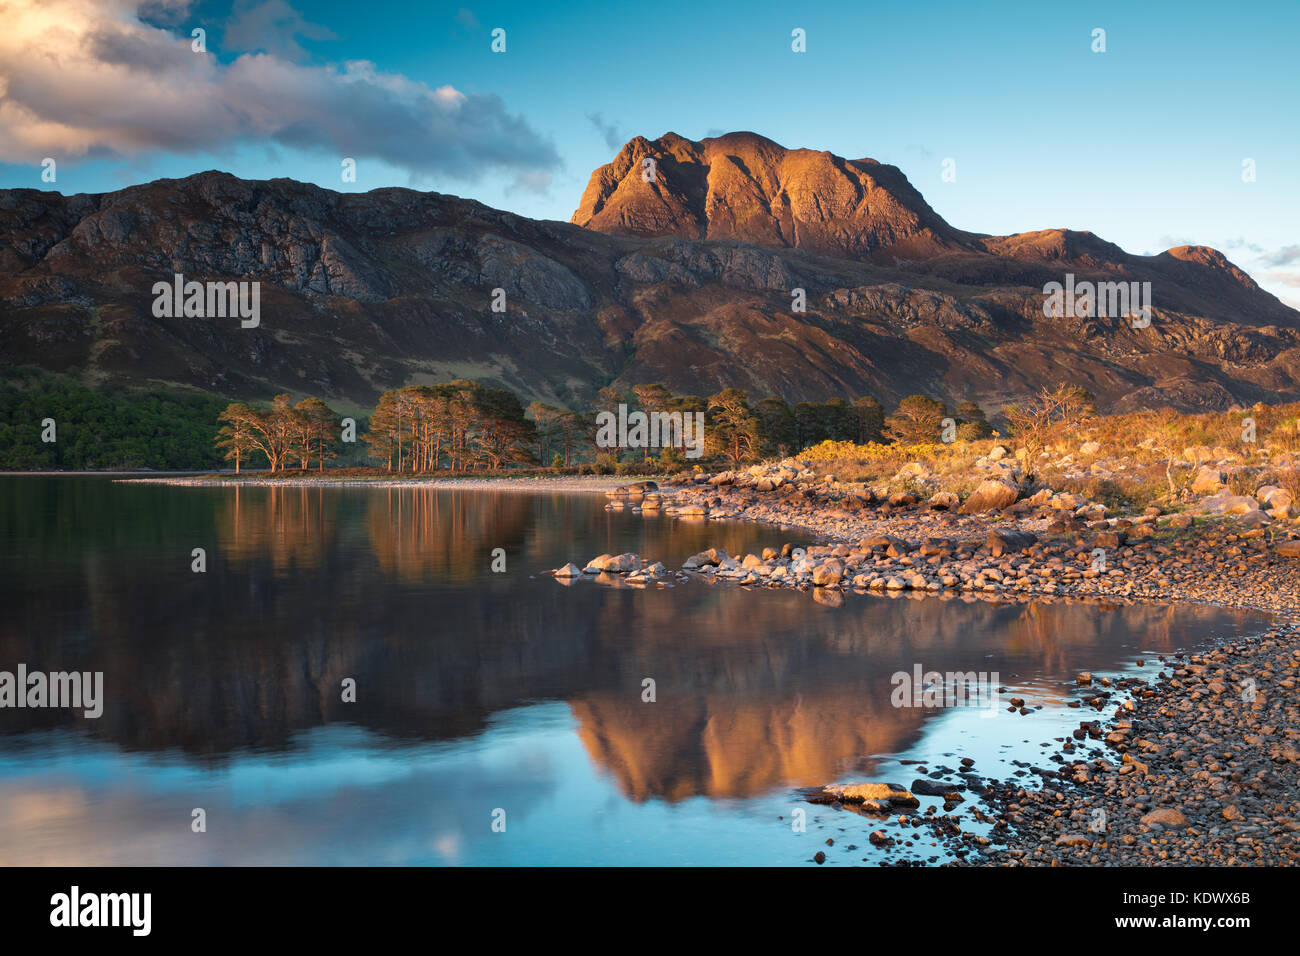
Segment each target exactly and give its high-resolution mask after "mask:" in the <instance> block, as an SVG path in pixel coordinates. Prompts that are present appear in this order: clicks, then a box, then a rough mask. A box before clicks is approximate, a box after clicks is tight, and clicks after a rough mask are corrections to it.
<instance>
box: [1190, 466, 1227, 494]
mask: <svg viewBox="0 0 1300 956" xmlns="http://www.w3.org/2000/svg"><path fill="white" fill-rule="evenodd" d="M1222 484H1223V472H1221V471H1219V469H1218V468H1215V467H1214V466H1213V465H1202V466H1201V467H1200V468H1199V469H1197V471H1196V477H1195V478H1193V479H1192V492H1193V493H1194V494H1198V495H1212V494H1214V493H1215V492H1216V491H1218V490H1219V487H1220V486H1221V485H1222Z"/></svg>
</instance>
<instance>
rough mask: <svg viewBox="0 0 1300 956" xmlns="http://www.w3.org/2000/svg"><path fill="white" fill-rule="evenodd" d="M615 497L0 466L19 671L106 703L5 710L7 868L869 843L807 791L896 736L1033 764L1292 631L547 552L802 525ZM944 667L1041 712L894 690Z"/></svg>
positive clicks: (1243, 622) (1172, 614)
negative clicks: (591, 570) (1173, 668)
mask: <svg viewBox="0 0 1300 956" xmlns="http://www.w3.org/2000/svg"><path fill="white" fill-rule="evenodd" d="M604 504H605V499H604V498H602V497H600V496H590V495H574V494H531V493H520V492H484V491H434V490H431V489H412V488H407V489H385V488H335V489H330V488H308V489H303V488H276V489H269V488H239V489H234V488H194V487H171V486H165V485H152V484H125V483H120V482H113V481H111V480H109V479H107V478H99V477H68V478H62V477H60V478H46V477H10V478H0V597H2V599H3V603H2V604H0V607H3V614H2V615H0V671H10V672H14V671H16V668H17V665H18V664H19V663H23V664H25V665H26V667H27V669H28V671H36V670H41V671H47V672H49V671H70V670H78V671H102V672H103V674H104V695H103V696H104V702H103V714H102V716H101V717H99V718H98V719H88V718H86V717H84V716H83V715H82V714H81V712H80V711H75V712H74V711H69V710H65V709H14V708H5V709H0V864H19V865H21V864H132V865H143V864H435V865H441V864H453V865H454V864H471V865H473V864H578V865H582V864H643V865H645V864H648V865H660V864H666V865H673V864H705V865H708V864H713V865H718V864H721V865H728V864H745V865H750V864H753V865H765V864H778V865H795V864H798V865H806V861H808V860H809V859H810V858H811V857H812V855H813V853H815V852H816V851H817V850H818V849H825V850H827V852H828V856H829V860H828V863H838V864H844V863H859V862H861V861H862V860H863V858H864V857H865V858H866V859H867V860H868V861H873V860H876V859H879V858H880V857H878V856H873V853H878V852H879V851H875V850H873V849H871V848H870V847H869V845H868V844H867V841H866V835H867V833H868V832H869V830H870V829H871V828H872V827H871V826H870V825H869V822H868V821H866V820H864V819H862V818H859V817H856V816H853V815H850V814H847V813H836V812H835V811H833V810H831V809H830V808H827V807H819V806H811V805H809V804H806V803H802V802H801V801H800V800H799V798H798V794H797V793H796V792H795V789H796V788H799V787H805V786H814V785H819V784H825V783H830V782H834V781H844V780H867V781H885V780H890V781H895V782H898V783H901V784H903V785H907V784H909V783H910V782H911V780H912V779H914V778H915V776H916V773H915V772H914V771H915V768H914V767H911V766H903V765H900V763H899V761H900V760H902V759H920V760H924V761H927V766H928V768H935V767H938V766H941V765H945V764H946V765H949V766H955V765H956V761H957V760H959V759H960V758H961V757H964V756H969V757H972V758H973V759H975V761H976V769H977V770H979V771H981V772H983V773H987V774H990V775H992V776H1006V775H1009V774H1012V773H1023V772H1024V769H1023V767H1021V766H1020V765H1018V764H1012V763H1011V761H1012V760H1020V761H1030V762H1032V761H1034V760H1036V759H1041V755H1042V754H1043V753H1044V752H1045V751H1043V750H1042V748H1041V747H1040V744H1041V742H1043V741H1046V740H1049V739H1050V738H1051V737H1053V736H1061V735H1062V734H1064V733H1065V732H1067V731H1068V729H1069V728H1071V727H1075V726H1077V725H1078V721H1079V720H1081V719H1086V718H1087V717H1088V716H1091V711H1088V712H1083V711H1080V710H1075V709H1069V708H1067V707H1066V706H1065V703H1066V701H1067V700H1068V699H1069V698H1070V697H1071V696H1072V695H1073V693H1074V691H1073V690H1072V689H1071V688H1070V687H1067V686H1066V685H1065V682H1067V681H1069V680H1071V679H1072V678H1073V677H1074V675H1075V674H1076V673H1077V672H1078V671H1080V670H1084V669H1089V670H1092V671H1093V672H1094V673H1097V674H1103V673H1120V672H1124V671H1127V670H1130V669H1132V668H1133V666H1134V661H1135V659H1136V658H1139V657H1146V658H1148V660H1150V658H1151V656H1152V655H1153V654H1156V653H1168V652H1172V651H1175V650H1177V649H1180V648H1190V647H1195V646H1197V645H1198V644H1200V643H1202V642H1204V641H1206V640H1208V639H1210V638H1213V637H1228V636H1233V635H1241V634H1249V633H1254V632H1257V631H1259V630H1262V629H1263V627H1264V626H1265V618H1264V617H1263V616H1262V615H1258V614H1253V613H1245V612H1235V611H1228V610H1223V609H1205V608H1202V609H1195V608H1187V607H1156V606H1136V607H1104V606H1100V605H1095V604H1077V603H1076V604H1066V603H1050V604H1006V605H998V604H991V603H986V602H983V601H975V602H966V601H962V600H960V599H957V600H941V599H938V598H933V597H931V598H925V599H919V598H916V599H913V598H887V597H877V596H866V595H862V596H859V595H854V594H849V595H846V596H845V597H844V599H843V601H842V603H841V604H840V606H832V605H831V604H828V603H821V602H819V601H816V600H814V599H813V596H812V595H811V594H808V593H800V592H797V591H784V590H781V591H776V590H766V589H753V590H751V589H745V588H741V587H737V586H734V585H719V584H710V583H707V582H705V581H692V582H689V583H685V584H680V585H678V586H676V587H673V588H667V589H657V588H651V589H644V590H642V589H635V588H626V587H624V588H615V587H607V586H602V585H600V584H597V583H593V582H591V581H589V580H588V581H579V582H576V583H574V584H571V585H568V586H566V585H563V584H561V583H559V582H557V581H555V580H554V579H551V578H549V577H545V576H542V575H541V572H543V571H545V570H547V569H550V568H554V567H557V566H558V565H560V564H563V563H564V562H566V561H570V560H572V561H574V562H576V563H578V564H579V565H581V564H584V563H585V562H586V561H587V560H589V559H590V558H591V557H593V556H595V555H597V554H600V553H602V552H610V553H618V552H621V551H636V552H638V553H640V554H642V555H644V556H648V557H650V558H654V559H659V560H662V561H663V562H664V563H665V564H668V565H670V566H677V565H680V563H681V561H682V560H683V559H685V558H686V557H687V556H688V555H690V554H692V553H695V552H697V551H699V550H702V549H703V548H706V547H709V546H713V545H720V546H722V547H725V548H727V549H728V550H729V551H730V552H732V553H733V554H735V553H740V554H743V553H745V552H747V551H754V552H758V551H760V550H761V549H762V548H763V547H765V546H774V547H779V546H780V545H781V544H782V543H783V542H785V541H787V540H793V541H794V543H795V544H806V543H808V542H807V541H806V540H800V539H799V538H798V537H797V536H795V535H792V534H791V533H789V532H781V531H779V530H776V529H770V528H762V527H756V526H751V525H741V524H736V523H719V522H708V523H701V522H691V521H687V520H680V519H674V518H671V517H652V518H642V517H640V516H637V515H632V514H629V513H626V512H623V513H620V512H606V511H605V510H604ZM194 548H204V549H205V550H206V555H207V570H206V572H205V573H195V572H194V571H192V570H191V561H192V558H191V552H192V550H193V549H194ZM497 548H501V549H504V552H505V561H506V570H505V571H504V572H502V573H497V572H494V571H493V570H492V563H493V551H494V549H497ZM1152 664H1154V662H1152ZM917 666H920V667H922V669H923V670H925V671H931V670H934V671H954V670H961V671H982V672H989V673H992V672H996V673H997V674H998V675H999V676H998V678H997V679H998V680H999V682H1000V684H1001V685H1002V686H1004V687H1006V688H1007V689H1008V691H1009V692H1011V693H1015V694H1020V695H1021V696H1024V697H1026V698H1027V700H1028V701H1029V704H1030V706H1031V707H1041V708H1042V709H1041V710H1037V711H1035V712H1033V713H1032V714H1031V715H1030V716H1021V715H1019V714H1015V713H1007V712H1006V711H1005V710H1001V709H999V710H997V711H987V710H981V709H979V708H972V707H966V708H948V709H934V708H922V707H902V708H900V707H895V706H892V704H891V702H890V694H891V690H892V689H893V687H892V684H891V675H893V674H895V673H896V672H900V671H901V672H906V673H909V674H910V673H912V672H913V670H914V668H915V667H917ZM1156 670H1157V667H1156V666H1152V665H1151V664H1149V665H1148V667H1147V676H1154V673H1155V671H1156ZM647 678H649V679H651V680H653V681H654V682H655V683H654V690H655V700H654V702H652V703H651V702H646V701H644V700H643V699H642V696H643V681H644V680H646V679H647ZM347 679H351V680H353V681H355V686H356V695H355V697H356V699H355V701H354V702H344V701H343V700H342V696H343V692H342V688H343V685H344V682H345V680H347ZM1006 696H1010V694H1008V695H1006ZM928 802H935V801H933V800H931V801H928ZM970 804H971V802H970V801H969V800H968V802H967V804H965V806H966V807H969V806H970ZM196 808H199V809H202V810H203V812H204V816H205V819H206V831H205V832H194V831H193V828H192V820H193V813H194V810H195V809H196ZM795 808H804V809H805V810H806V811H807V815H808V826H807V829H806V831H805V832H796V831H795V829H794V828H793V827H792V826H791V823H790V821H791V818H792V811H793V810H794V809H795ZM502 821H504V832H498V829H499V827H500V824H501V822H502ZM494 822H495V823H496V824H497V827H498V829H494ZM841 828H843V829H841ZM828 835H830V836H833V837H835V838H836V844H837V845H836V847H834V848H827V847H825V846H824V843H825V839H826V837H827V836H828ZM848 845H858V846H860V847H863V848H865V849H857V850H853V851H850V850H848V849H847V846H848ZM904 852H905V851H904ZM916 852H917V853H920V855H921V856H922V857H924V855H925V850H923V849H918V850H917V851H916ZM931 852H933V851H931ZM894 856H895V858H897V853H895V854H894Z"/></svg>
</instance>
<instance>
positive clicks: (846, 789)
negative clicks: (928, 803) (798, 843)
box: [804, 783, 921, 808]
mask: <svg viewBox="0 0 1300 956" xmlns="http://www.w3.org/2000/svg"><path fill="white" fill-rule="evenodd" d="M804 792H805V794H806V795H807V796H808V799H809V801H810V802H812V803H830V802H832V801H837V802H839V803H866V802H869V801H879V802H880V803H885V804H889V805H890V806H894V807H913V808H915V807H919V806H920V805H921V801H920V800H918V799H916V797H915V796H913V795H912V794H911V793H910V792H909V791H907V790H904V789H903V788H902V787H899V786H896V785H895V784H892V783H842V784H832V785H831V786H828V787H815V788H813V789H812V790H806V791H804Z"/></svg>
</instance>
